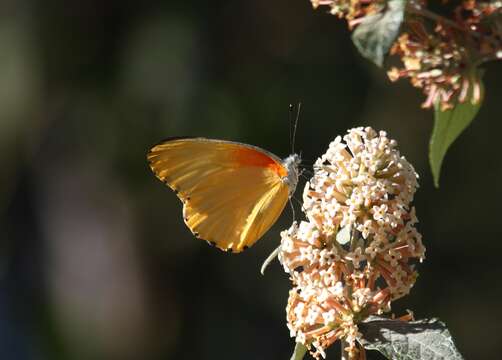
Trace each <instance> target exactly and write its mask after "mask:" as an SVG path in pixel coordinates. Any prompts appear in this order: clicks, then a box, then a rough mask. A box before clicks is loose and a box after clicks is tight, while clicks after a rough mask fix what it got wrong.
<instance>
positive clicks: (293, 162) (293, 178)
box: [282, 154, 302, 196]
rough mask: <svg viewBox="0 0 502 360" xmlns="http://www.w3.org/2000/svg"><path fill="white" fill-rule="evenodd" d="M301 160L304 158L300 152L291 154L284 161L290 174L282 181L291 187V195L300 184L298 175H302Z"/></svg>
mask: <svg viewBox="0 0 502 360" xmlns="http://www.w3.org/2000/svg"><path fill="white" fill-rule="evenodd" d="M301 162H302V160H301V159H300V155H298V154H291V155H289V156H288V157H287V158H285V159H284V160H283V161H282V163H283V165H284V167H285V168H286V170H287V171H288V175H287V176H285V177H284V178H283V179H282V181H283V182H284V183H286V184H287V185H288V187H289V196H292V195H293V193H294V192H295V190H296V185H298V177H299V176H300V170H299V165H300V163H301Z"/></svg>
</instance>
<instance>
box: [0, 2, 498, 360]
mask: <svg viewBox="0 0 502 360" xmlns="http://www.w3.org/2000/svg"><path fill="white" fill-rule="evenodd" d="M501 80H502V65H499V64H492V65H490V66H488V69H487V73H486V76H485V83H486V93H487V95H486V99H485V103H484V105H483V107H482V109H481V111H480V113H479V115H478V117H477V119H476V120H475V121H474V123H473V124H472V125H471V126H470V127H469V129H468V131H467V132H466V133H465V134H463V135H462V136H461V138H460V139H459V140H458V141H457V142H456V143H455V144H454V146H453V147H452V149H451V151H450V152H449V154H448V156H447V158H446V161H445V163H444V167H443V175H442V179H441V188H440V189H439V190H437V189H434V188H433V186H432V179H431V175H430V171H429V167H428V161H427V144H428V138H429V135H430V132H431V127H432V113H431V112H430V111H424V110H421V109H420V103H421V101H422V100H423V96H422V95H421V94H420V92H419V91H418V90H416V89H413V88H412V87H411V86H410V85H409V84H407V83H406V82H399V83H397V84H391V83H390V82H389V81H388V80H387V78H386V75H385V73H384V72H383V71H382V70H380V69H377V68H376V67H375V66H373V65H372V64H371V63H369V62H368V61H366V60H364V59H362V58H361V56H359V55H358V54H357V52H356V50H355V49H354V47H353V45H352V44H351V41H350V34H349V32H348V31H347V30H346V26H345V24H344V23H343V22H342V21H340V20H338V19H337V18H335V17H334V16H330V15H328V14H326V13H325V11H324V10H317V11H314V10H312V8H311V5H310V2H309V1H307V0H298V1H286V0H277V1H265V0H255V1H239V0H238V1H211V2H201V1H168V0H164V1H144V2H137V1H128V0H120V1H118V0H109V1H101V0H85V1H84V0H82V1H77V0H72V1H71V0H70V1H68V0H65V1H64V0H46V1H36V0H23V1H19V0H3V1H2V2H1V3H0V165H1V171H0V174H1V186H0V227H1V230H0V234H1V239H0V240H1V242H0V358H1V359H8V360H10V359H14V360H32V359H37V360H38V359H51V360H52V359H56V360H58V359H65V360H66V359H68V360H73V359H75V360H80V359H83V360H84V359H85V360H87V359H91V360H92V359H125V360H127V359H148V360H150V359H253V360H254V359H289V356H290V355H291V352H292V349H293V344H294V342H293V340H292V339H291V338H290V337H289V332H288V330H287V328H286V324H285V310H284V308H285V305H286V301H287V296H288V288H289V286H290V283H289V280H288V278H287V276H286V274H285V273H284V272H283V271H282V270H281V268H280V266H279V265H278V263H277V262H274V263H273V264H272V266H270V267H269V269H268V271H267V273H266V275H265V276H264V277H263V276H261V275H260V274H259V268H260V266H261V263H262V261H263V260H264V259H265V257H266V256H267V255H268V254H269V253H270V252H271V251H272V250H273V249H274V248H275V247H276V246H277V244H278V242H279V232H280V230H281V229H284V228H286V227H289V225H290V223H291V220H292V219H291V213H290V212H289V211H285V212H284V214H283V216H282V218H281V221H279V222H278V224H276V226H274V227H273V228H272V230H270V231H269V232H268V233H267V235H266V236H265V238H264V239H263V240H262V241H260V242H259V243H258V244H257V245H255V246H254V247H253V248H251V249H250V250H248V251H246V252H245V253H243V254H240V255H229V254H225V253H223V252H221V251H218V250H216V249H214V248H211V247H209V246H207V245H206V244H205V243H203V242H201V241H197V240H195V239H193V237H192V236H191V233H190V231H188V229H187V228H186V227H185V225H184V223H183V221H182V216H181V203H180V202H179V201H178V200H177V198H176V196H175V195H174V194H173V193H172V192H171V191H169V189H168V188H166V187H165V186H164V185H162V184H161V183H160V182H159V181H157V179H156V178H155V177H154V176H153V175H152V173H151V172H150V170H149V168H148V166H147V164H146V161H145V154H146V152H147V150H148V149H149V147H150V146H151V145H152V144H155V143H156V142H158V141H159V140H161V139H163V138H166V137H169V136H177V135H199V136H206V137H214V138H221V139H231V140H235V141H241V142H246V143H251V144H255V145H258V146H260V147H263V148H265V149H268V150H270V151H272V152H274V153H276V154H278V155H279V156H281V157H283V156H286V155H288V154H289V152H290V144H289V123H288V105H289V104H290V103H296V102H298V101H301V102H302V104H303V110H302V113H301V116H300V124H299V129H298V134H297V150H301V152H302V156H303V158H304V159H306V160H305V161H306V162H307V163H312V162H313V160H314V159H315V158H316V157H318V156H319V155H321V154H322V153H323V152H325V150H326V148H327V146H328V144H329V142H330V141H331V140H333V139H334V138H335V136H337V135H339V134H343V133H345V131H346V130H347V129H348V128H351V127H354V126H361V125H365V126H366V125H369V126H373V127H374V128H376V129H384V130H387V131H388V132H389V134H390V136H391V137H393V138H395V139H396V140H398V142H399V144H400V148H401V151H402V153H403V154H404V155H405V156H406V157H407V158H408V159H409V160H410V161H411V162H412V163H413V165H414V166H415V168H416V170H417V171H418V173H419V174H420V184H421V187H420V189H419V191H418V192H417V194H416V200H415V205H416V208H417V214H418V216H419V218H420V220H421V223H420V224H419V228H420V230H421V232H422V233H423V236H424V243H425V245H426V246H427V258H426V260H425V262H424V263H423V264H420V265H419V272H420V277H419V279H418V281H417V283H416V285H415V287H414V288H413V290H412V292H411V294H410V295H409V296H408V297H405V298H403V299H401V300H399V301H398V302H396V303H395V304H394V307H393V311H394V312H395V313H396V314H397V315H402V314H403V313H404V312H405V310H406V309H412V310H414V312H415V316H416V317H417V318H423V317H433V316H437V317H440V318H441V319H442V320H443V321H445V322H446V323H447V325H448V326H449V328H450V330H451V332H452V333H453V335H454V337H455V339H456V342H457V345H458V347H459V349H460V350H461V351H462V352H463V354H464V355H465V357H466V358H469V359H496V358H500V351H501V350H502V342H501V340H502V336H501V327H500V326H499V324H498V321H499V319H500V305H501V300H500V298H501V295H502V290H501V286H500V285H499V283H500V278H501V276H502V267H501V265H500V260H499V259H500V252H501V250H502V245H501V241H502V239H501V234H502V230H501V228H500V227H499V226H500V222H501V221H500V219H499V215H500V210H499V205H500V204H501V202H502V187H501V186H500V184H499V183H500V179H501V177H502V166H501V160H500V155H501V150H500V139H499V135H500V132H501V130H502V123H501V121H500V120H501V119H500V113H501V112H500V103H498V99H499V98H500V97H501V96H502V85H501V84H502V82H501ZM297 197H301V190H299V191H298V192H297ZM328 357H329V358H330V359H337V358H338V357H339V353H338V350H337V349H336V348H335V349H332V350H331V351H330V352H329V353H328ZM369 358H370V359H376V358H378V357H377V356H374V355H370V357H369Z"/></svg>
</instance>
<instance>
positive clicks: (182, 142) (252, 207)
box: [148, 138, 288, 252]
mask: <svg viewBox="0 0 502 360" xmlns="http://www.w3.org/2000/svg"><path fill="white" fill-rule="evenodd" d="M148 160H149V162H150V166H151V168H152V170H153V171H154V173H155V174H156V176H157V177H158V178H159V179H160V180H161V181H163V182H164V183H166V184H167V185H168V186H170V187H171V188H172V189H174V190H175V191H176V192H177V195H178V197H179V198H180V199H181V200H182V201H183V203H184V207H183V216H184V219H185V223H186V224H187V226H188V227H189V228H190V230H191V231H192V232H193V233H194V234H195V235H196V236H197V237H198V238H200V239H204V240H207V241H209V242H210V243H213V244H215V245H216V246H218V247H219V248H221V249H223V250H230V251H235V252H239V251H242V250H244V249H245V248H247V247H249V246H251V245H253V244H254V243H255V242H256V241H257V240H258V239H259V238H260V237H261V236H262V235H263V234H264V233H265V232H266V231H267V230H268V229H269V228H270V227H271V226H272V225H273V224H274V223H275V221H276V220H277V218H278V217H279V215H280V214H281V212H282V210H283V209H284V206H285V205H286V202H287V200H288V187H287V185H286V184H285V183H284V182H283V181H282V177H284V176H286V174H287V173H286V170H285V169H284V167H283V165H282V163H281V161H280V159H279V158H277V157H276V156H275V155H273V154H270V153H268V152H266V151H264V150H262V149H259V148H257V147H254V146H251V145H246V144H240V143H235V142H229V141H221V140H210V139H204V138H184V139H183V138H182V139H174V140H167V141H165V142H163V143H161V144H159V145H156V146H154V147H153V148H152V149H151V150H150V152H149V153H148Z"/></svg>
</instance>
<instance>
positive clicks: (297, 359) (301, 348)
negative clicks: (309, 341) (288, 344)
mask: <svg viewBox="0 0 502 360" xmlns="http://www.w3.org/2000/svg"><path fill="white" fill-rule="evenodd" d="M306 353H307V347H306V346H305V345H303V344H302V343H298V342H297V343H296V345H295V351H294V352H293V355H291V359H290V360H302V359H303V357H304V356H305V354H306Z"/></svg>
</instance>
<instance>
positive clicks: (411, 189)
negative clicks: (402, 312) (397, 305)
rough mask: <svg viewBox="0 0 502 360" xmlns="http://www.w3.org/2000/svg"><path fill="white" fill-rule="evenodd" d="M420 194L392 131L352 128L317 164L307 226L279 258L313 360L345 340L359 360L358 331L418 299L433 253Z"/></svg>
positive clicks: (291, 311)
mask: <svg viewBox="0 0 502 360" xmlns="http://www.w3.org/2000/svg"><path fill="white" fill-rule="evenodd" d="M417 187H418V184H417V174H416V173H415V170H414V169H413V167H412V165H411V164H410V163H409V162H408V161H407V160H406V159H405V158H404V157H402V156H401V155H400V153H399V151H398V150H397V143H396V141H394V140H391V139H389V138H388V137H387V135H386V133H385V132H383V131H381V132H379V133H377V132H376V131H374V130H373V129H371V128H355V129H351V130H349V131H348V133H347V134H346V135H345V136H344V137H343V139H342V138H341V137H337V138H336V139H335V140H334V141H333V142H332V143H331V144H330V145H329V148H328V151H327V152H326V153H325V154H324V155H322V156H321V157H320V158H319V159H318V160H317V161H316V163H315V165H314V175H313V177H312V178H311V179H310V181H309V182H308V183H307V184H306V186H305V190H304V193H303V210H304V212H305V215H306V221H301V222H300V223H297V222H294V223H293V225H292V226H291V227H290V228H289V229H288V230H285V231H283V232H282V233H281V249H280V252H279V260H280V261H281V263H282V265H283V267H284V270H285V271H286V272H287V273H288V274H289V275H290V278H291V280H292V283H293V288H292V290H291V291H290V295H289V301H288V305H287V308H286V312H287V320H288V327H289V329H290V331H291V335H292V336H294V337H296V341H297V342H300V343H303V344H304V345H306V346H307V347H309V348H310V349H311V352H312V354H313V355H314V356H316V357H319V356H322V357H324V356H325V349H326V348H327V347H329V346H330V345H331V344H332V343H333V342H335V341H336V340H338V339H343V340H344V341H345V343H346V344H348V348H347V351H348V354H349V355H350V356H351V358H352V359H357V358H358V356H360V355H361V353H362V352H363V351H364V350H363V349H362V348H359V347H358V346H357V343H356V338H357V336H358V326H357V324H358V322H360V321H361V320H363V319H364V318H366V317H367V316H369V315H371V314H382V313H384V312H388V311H390V309H391V302H392V301H393V300H396V299H398V298H400V297H402V296H404V295H406V294H407V293H408V292H409V291H410V289H411V287H412V286H413V284H414V282H415V280H416V278H417V272H416V271H415V269H414V265H413V264H412V262H413V261H414V260H417V259H418V260H422V259H423V258H424V254H425V248H424V246H423V244H422V240H421V235H420V233H418V231H417V230H416V228H415V224H416V223H417V221H418V220H417V218H416V215H415V209H414V208H413V207H411V205H410V203H411V201H412V200H413V196H414V193H415V191H416V189H417Z"/></svg>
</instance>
